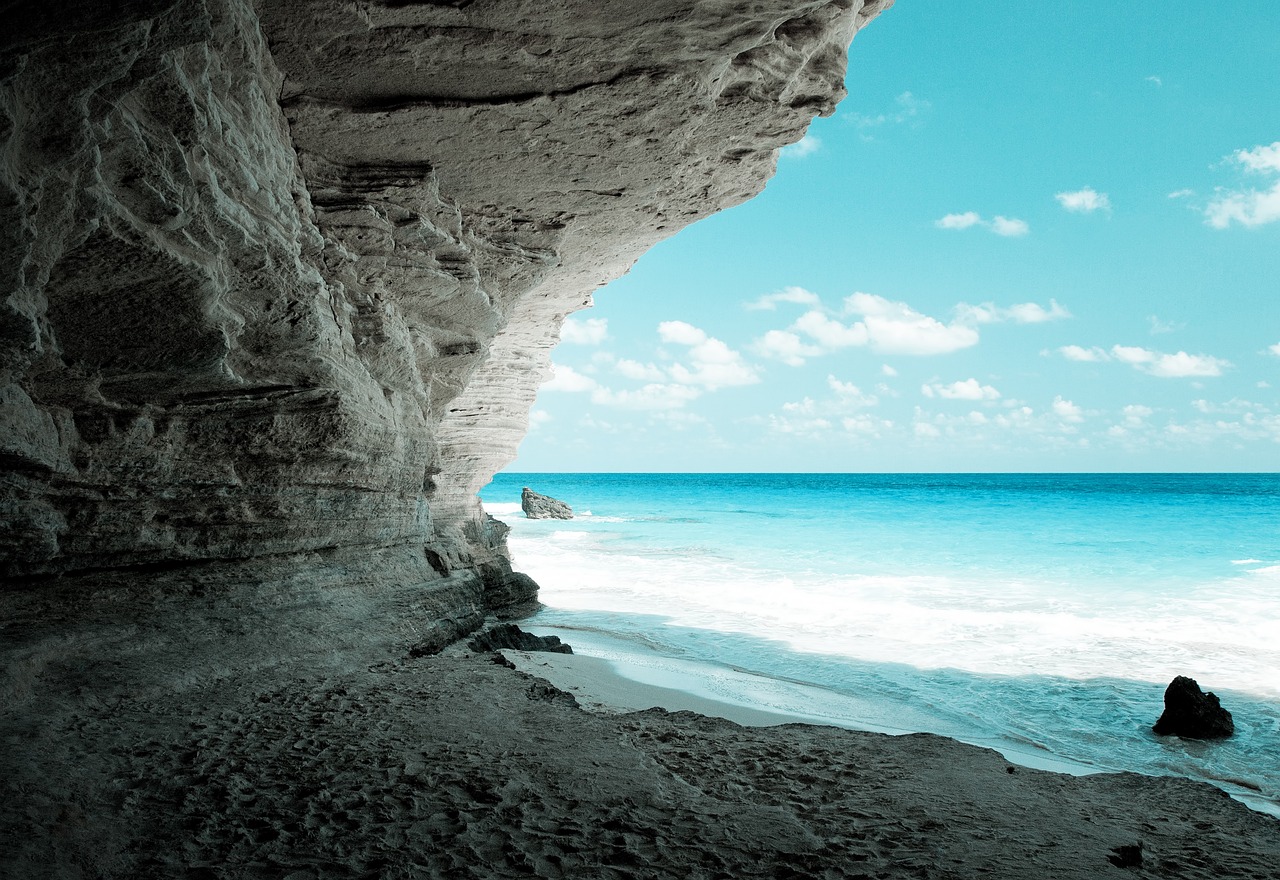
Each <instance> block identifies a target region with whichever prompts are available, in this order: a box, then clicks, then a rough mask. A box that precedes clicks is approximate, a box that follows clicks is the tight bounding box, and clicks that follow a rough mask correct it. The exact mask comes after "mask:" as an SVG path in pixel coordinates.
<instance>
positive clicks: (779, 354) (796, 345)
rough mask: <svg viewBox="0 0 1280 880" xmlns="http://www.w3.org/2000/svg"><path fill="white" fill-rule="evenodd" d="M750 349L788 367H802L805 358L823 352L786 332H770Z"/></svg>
mask: <svg viewBox="0 0 1280 880" xmlns="http://www.w3.org/2000/svg"><path fill="white" fill-rule="evenodd" d="M751 348H752V350H753V351H754V352H755V353H756V354H758V355H762V356H763V357H767V358H773V359H774V360H778V361H782V362H783V363H784V364H786V365H787V366H790V367H799V366H802V365H803V364H804V362H805V359H806V358H811V357H817V356H818V355H820V354H822V353H823V351H824V349H821V348H819V347H818V346H816V345H807V344H806V343H805V342H804V341H803V340H801V339H800V337H799V336H797V335H796V334H794V333H792V332H790V331H788V330H770V331H769V332H767V333H765V334H764V336H762V337H761V338H759V339H757V340H756V341H755V342H754V343H753V344H752V346H751Z"/></svg>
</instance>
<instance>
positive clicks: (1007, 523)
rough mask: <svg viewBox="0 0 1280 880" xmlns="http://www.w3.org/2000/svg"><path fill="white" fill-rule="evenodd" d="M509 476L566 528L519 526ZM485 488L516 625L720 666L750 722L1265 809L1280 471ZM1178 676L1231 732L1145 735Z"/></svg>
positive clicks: (502, 480) (699, 477)
mask: <svg viewBox="0 0 1280 880" xmlns="http://www.w3.org/2000/svg"><path fill="white" fill-rule="evenodd" d="M522 486H529V487H530V488H532V489H534V490H535V491H538V492H542V493H544V494H548V495H552V496H554V497H556V498H560V499H561V500H564V501H566V502H567V503H569V504H570V505H571V506H572V507H573V508H574V510H575V513H576V514H577V515H576V517H575V518H574V519H573V520H569V521H545V520H541V521H534V520H527V519H525V518H524V517H523V515H522V514H521V513H520V506H519V498H520V489H521V487H522ZM481 496H482V498H483V500H484V502H485V506H486V509H488V510H489V512H490V513H492V514H494V515H495V516H497V517H498V518H499V519H502V520H503V521H504V522H506V523H507V524H508V525H510V526H511V527H512V533H511V537H510V547H511V551H512V555H513V557H514V559H515V562H516V566H517V568H519V569H521V570H523V571H526V572H528V573H529V574H530V575H532V576H533V577H534V578H535V579H536V580H537V581H538V582H539V584H540V585H541V586H542V593H541V597H542V600H543V602H544V603H545V604H546V605H547V609H546V610H545V611H543V612H541V613H540V614H539V615H538V616H537V617H536V618H535V619H534V620H533V621H531V623H532V624H535V625H543V626H552V627H558V628H567V629H569V630H572V631H577V632H578V633H580V634H581V638H582V639H583V640H586V641H587V642H590V641H591V640H592V639H593V638H596V637H599V636H608V637H609V638H610V639H614V640H615V643H616V640H618V639H620V640H622V641H623V642H624V643H630V644H631V645H633V646H634V652H635V653H636V654H637V655H653V656H656V657H668V658H675V659H677V660H679V661H681V662H695V663H699V664H711V665H713V666H717V667H721V668H724V669H726V670H732V671H734V675H735V676H736V677H733V678H730V679H726V682H728V683H726V684H725V688H726V693H725V694H723V696H724V697H725V698H727V699H731V700H734V699H735V694H734V693H729V692H728V691H731V690H732V689H733V688H734V687H735V685H734V684H733V682H736V681H741V680H742V679H743V678H744V677H743V676H741V675H738V673H743V672H745V673H750V674H751V676H754V677H755V678H756V680H757V681H763V682H766V683H767V682H774V683H777V685H778V687H777V688H770V687H767V686H766V687H755V688H751V689H748V690H749V691H750V693H749V694H748V693H747V690H742V689H739V690H740V691H741V692H740V693H738V694H736V698H737V700H738V701H743V700H744V699H751V700H755V701H758V702H763V703H764V704H765V705H764V706H763V708H773V709H777V710H780V711H784V712H789V713H792V714H799V715H804V716H807V717H814V718H823V719H827V720H830V721H831V722H832V723H839V724H846V725H847V726H854V727H858V726H863V727H869V728H871V729H881V730H887V731H891V732H896V731H908V730H911V731H917V730H918V731H929V732H934V733H940V734H944V735H947V736H954V737H956V738H959V739H963V740H966V741H969V742H974V743H978V744H982V745H988V746H991V747H993V748H997V749H1000V750H1001V751H1004V752H1006V754H1010V755H1011V757H1015V759H1016V756H1018V755H1021V756H1023V757H1025V758H1027V759H1028V760H1027V761H1026V762H1027V763H1031V764H1033V765H1034V764H1037V763H1040V764H1043V765H1046V766H1053V765H1054V763H1055V762H1061V763H1062V764H1064V765H1068V766H1071V767H1073V768H1075V769H1077V770H1082V771H1089V770H1098V771H1105V770H1133V771H1136V772H1141V773H1148V774H1176V775H1181V776H1188V777H1192V778H1196V779H1203V780H1208V781H1211V782H1214V783H1215V784H1218V785H1220V786H1222V787H1223V788H1225V789H1227V790H1228V791H1230V792H1231V793H1232V794H1234V795H1236V796H1237V797H1239V798H1240V799H1242V800H1244V801H1245V802H1246V803H1250V804H1251V805H1252V806H1255V807H1257V808H1260V809H1265V810H1267V811H1268V812H1277V813H1280V475H1277V474H1229V475H1227V474H1124V475H1115V474H1028V475H1018V474H998V475H975V474H965V475H936V474H930V475H925V474H900V475H860V474H859V475H850V474H499V475H498V476H497V477H496V478H495V479H494V481H493V483H492V484H490V485H489V486H488V487H486V488H485V490H484V491H483V492H482V493H481ZM566 638H567V640H568V641H570V643H572V642H573V634H572V632H571V633H570V634H569V635H568V636H566ZM1175 675H1189V676H1191V677H1192V678H1195V679H1196V680H1197V681H1199V682H1200V684H1201V686H1202V687H1204V688H1205V689H1206V690H1212V691H1214V692H1215V693H1217V694H1218V695H1219V697H1221V699H1222V701H1223V705H1224V706H1226V707H1227V708H1228V709H1229V710H1230V711H1231V712H1232V714H1233V715H1234V718H1235V722H1236V730H1237V734H1236V736H1235V737H1233V738H1232V739H1230V740H1227V741H1222V742H1213V743H1201V742H1192V741H1182V740H1178V739H1176V738H1161V737H1156V736H1155V735H1154V734H1152V733H1151V731H1150V726H1151V724H1152V723H1153V722H1154V721H1155V719H1156V717H1158V715H1159V714H1160V710H1161V706H1162V694H1163V691H1164V687H1165V685H1167V684H1168V682H1169V681H1170V680H1171V679H1172V678H1173V676H1175ZM744 695H746V697H745V698H744ZM853 716H861V717H853ZM1037 759H1043V760H1037Z"/></svg>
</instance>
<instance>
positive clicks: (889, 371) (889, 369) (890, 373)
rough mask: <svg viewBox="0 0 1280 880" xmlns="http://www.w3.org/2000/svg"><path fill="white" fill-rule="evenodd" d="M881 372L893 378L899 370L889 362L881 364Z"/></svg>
mask: <svg viewBox="0 0 1280 880" xmlns="http://www.w3.org/2000/svg"><path fill="white" fill-rule="evenodd" d="M880 372H881V373H882V374H883V375H885V376H888V377H890V378H893V377H894V376H896V375H898V371H897V370H895V369H894V368H893V367H891V366H889V365H888V364H881V365H880Z"/></svg>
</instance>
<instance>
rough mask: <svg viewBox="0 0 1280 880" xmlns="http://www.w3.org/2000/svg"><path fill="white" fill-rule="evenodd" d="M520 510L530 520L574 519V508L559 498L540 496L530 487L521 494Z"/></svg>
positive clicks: (526, 487)
mask: <svg viewBox="0 0 1280 880" xmlns="http://www.w3.org/2000/svg"><path fill="white" fill-rule="evenodd" d="M520 509H521V510H523V511H524V515H525V516H526V517H528V518H529V519H573V508H571V507H570V506H569V505H567V504H565V503H564V502H563V501H561V500H559V499H558V498H552V497H551V496H550V495H540V494H539V493H537V492H535V491H533V490H532V489H530V488H529V487H528V486H525V487H524V489H523V490H522V491H521V492H520Z"/></svg>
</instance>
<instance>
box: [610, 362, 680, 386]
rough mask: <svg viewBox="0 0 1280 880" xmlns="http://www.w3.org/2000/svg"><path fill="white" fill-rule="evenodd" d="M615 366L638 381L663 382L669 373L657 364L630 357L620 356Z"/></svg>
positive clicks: (624, 374)
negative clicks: (641, 361) (644, 362)
mask: <svg viewBox="0 0 1280 880" xmlns="http://www.w3.org/2000/svg"><path fill="white" fill-rule="evenodd" d="M613 366H614V369H616V370H617V371H618V372H619V373H621V374H622V375H623V376H626V377H627V378H628V379H635V380H636V381H637V382H661V381H662V380H663V379H665V378H666V375H667V374H666V373H664V372H663V370H662V367H659V366H658V365H657V364H642V363H640V361H633V360H630V359H628V358H620V359H619V360H618V361H617V363H615V364H614V365H613Z"/></svg>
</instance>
